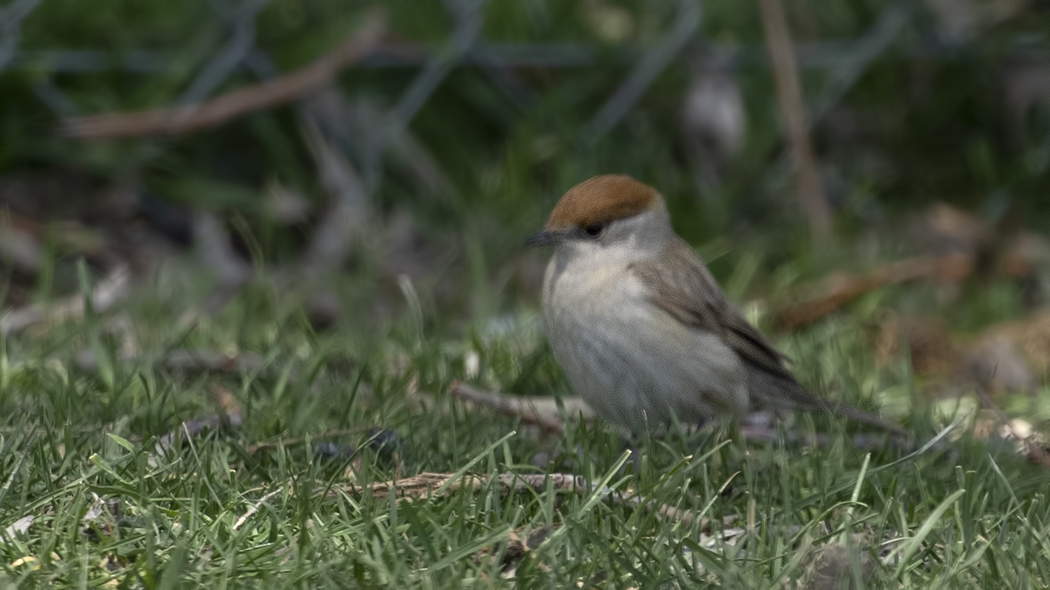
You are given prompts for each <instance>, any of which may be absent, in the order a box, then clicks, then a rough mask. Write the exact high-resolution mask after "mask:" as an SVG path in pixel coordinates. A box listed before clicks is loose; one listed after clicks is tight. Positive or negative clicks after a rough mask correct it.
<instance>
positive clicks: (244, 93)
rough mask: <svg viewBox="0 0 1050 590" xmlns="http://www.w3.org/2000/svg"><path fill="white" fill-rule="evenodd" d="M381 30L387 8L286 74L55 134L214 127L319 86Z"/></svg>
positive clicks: (68, 126)
mask: <svg viewBox="0 0 1050 590" xmlns="http://www.w3.org/2000/svg"><path fill="white" fill-rule="evenodd" d="M385 31H386V14H385V11H383V10H382V9H375V10H372V11H371V12H370V13H369V14H368V15H367V16H366V17H365V19H364V22H363V24H362V25H361V26H360V27H359V28H358V29H357V30H356V31H355V32H354V34H353V35H352V36H351V37H350V38H349V39H347V40H346V41H345V42H343V43H342V44H341V45H339V46H338V47H336V48H335V49H333V50H332V51H330V52H328V53H326V54H325V55H323V56H321V57H320V58H318V59H317V60H315V61H313V62H312V63H310V64H309V65H307V66H306V67H303V68H302V69H299V70H296V71H295V72H292V73H290V74H285V75H283V76H278V77H276V78H272V79H270V80H266V81H265V82H262V83H260V84H254V85H252V86H245V87H243V88H238V89H237V90H234V91H232V92H229V93H227V94H224V95H222V96H219V97H216V98H213V99H211V100H208V101H204V102H202V103H199V104H193V105H186V106H177V107H165V108H160V109H151V110H146V111H137V112H131V113H109V114H105V115H93V116H89V117H74V118H71V119H66V120H64V121H62V123H61V124H60V126H59V129H58V133H59V134H60V135H62V136H65V137H74V138H79V139H103V138H111V137H136V136H144V135H181V134H185V133H190V132H192V131H198V130H200V129H206V128H209V127H215V126H216V125H219V124H222V123H224V122H226V121H229V120H230V119H234V118H236V117H240V116H242V115H246V114H248V113H252V112H256V111H261V110H264V109H267V108H271V107H275V106H279V105H282V104H287V103H290V102H293V101H295V100H298V99H299V98H302V97H303V96H305V95H307V94H309V93H310V92H312V91H314V90H316V89H318V88H320V87H321V86H323V85H325V84H327V83H328V82H330V81H331V80H332V78H334V77H335V76H336V74H337V73H338V72H339V71H340V70H342V69H344V68H346V67H348V66H350V65H353V64H355V63H357V62H360V61H361V60H362V59H364V58H365V57H366V56H368V55H369V54H370V53H371V52H372V50H373V49H374V48H375V47H376V46H377V45H378V43H379V41H380V40H381V39H382V37H383V34H384V32H385Z"/></svg>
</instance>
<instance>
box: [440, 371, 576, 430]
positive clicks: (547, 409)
mask: <svg viewBox="0 0 1050 590" xmlns="http://www.w3.org/2000/svg"><path fill="white" fill-rule="evenodd" d="M449 391H450V393H452V395H454V396H456V397H458V398H460V399H464V400H467V401H470V402H473V403H475V404H477V405H480V406H484V407H486V408H490V409H493V410H495V411H497V412H500V413H502V414H507V415H509V416H517V417H519V418H521V421H522V422H524V423H525V424H535V425H536V426H539V427H540V428H543V429H544V430H548V431H550V432H556V433H561V432H563V431H564V430H565V423H564V422H563V421H562V413H561V410H562V409H564V410H565V415H566V416H569V417H576V416H582V417H583V419H584V421H587V422H590V421H591V420H593V419H594V411H593V410H591V408H590V406H588V405H587V404H586V403H585V402H584V401H583V400H582V399H581V398H579V397H563V398H561V404H560V407H559V403H558V399H557V398H553V397H526V396H520V395H507V394H504V393H493V392H489V391H478V390H477V389H474V388H473V387H471V386H469V385H467V384H465V383H460V382H458V381H457V382H455V383H453V384H452V387H451V388H450V390H449Z"/></svg>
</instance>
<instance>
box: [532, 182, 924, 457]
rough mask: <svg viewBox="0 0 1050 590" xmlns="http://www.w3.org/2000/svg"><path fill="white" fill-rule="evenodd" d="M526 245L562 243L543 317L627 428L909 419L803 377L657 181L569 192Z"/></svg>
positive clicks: (595, 397) (558, 344) (579, 384)
mask: <svg viewBox="0 0 1050 590" xmlns="http://www.w3.org/2000/svg"><path fill="white" fill-rule="evenodd" d="M525 244H526V245H527V246H553V247H554V251H553V254H552V256H551V258H550V261H549V262H548V264H547V268H546V272H545V273H544V280H543V293H542V307H543V323H544V327H545V330H546V333H547V338H548V340H549V342H550V346H551V349H552V351H553V353H554V357H555V359H556V360H557V361H558V364H559V365H561V367H562V369H563V370H564V372H565V374H566V376H567V378H568V380H569V383H570V384H571V385H572V388H573V389H574V390H575V391H576V392H577V394H579V395H580V396H581V397H582V398H583V399H584V401H586V402H587V404H588V405H589V406H591V408H593V409H594V411H595V413H596V414H597V415H598V416H599V417H601V418H602V419H604V420H605V421H607V422H609V423H611V424H613V425H615V426H617V427H619V428H620V429H621V432H622V433H623V434H624V435H626V436H631V435H634V434H637V433H639V432H642V431H645V430H648V431H650V432H654V431H656V430H658V429H659V428H661V427H665V426H667V425H668V424H669V423H671V422H672V421H673V420H677V421H678V422H679V423H680V424H683V425H687V424H688V425H698V426H699V425H703V424H706V423H708V422H710V421H712V420H715V419H722V418H726V417H729V418H739V417H742V416H745V415H747V414H748V413H750V412H757V411H772V412H774V413H775V414H782V413H784V412H788V411H794V410H804V411H810V412H826V413H830V414H833V415H835V416H839V417H842V418H846V419H852V420H855V421H858V422H863V423H867V424H870V425H874V426H878V427H880V428H883V429H886V430H889V431H891V432H895V433H898V434H904V430H903V428H902V427H900V426H898V425H896V424H894V423H892V422H890V421H887V420H884V419H882V418H880V417H878V416H875V415H873V414H871V413H868V412H866V411H864V410H861V409H859V408H856V407H854V406H852V405H849V404H846V403H844V402H837V401H830V400H827V399H825V398H823V397H820V396H818V395H816V394H814V393H812V392H811V391H809V390H808V389H807V388H806V387H804V386H803V385H802V384H800V383H799V382H798V380H797V379H795V377H794V376H793V375H792V374H791V372H790V370H789V369H788V368H787V358H786V357H785V356H784V355H782V354H781V353H780V352H778V351H777V349H776V348H774V346H773V345H772V344H771V343H770V342H769V340H767V339H766V337H765V336H763V334H762V333H761V332H760V331H759V330H758V329H756V328H755V327H754V326H753V325H751V324H750V323H749V322H748V321H747V320H746V319H745V318H744V317H743V316H742V315H741V314H740V312H738V311H737V310H736V309H735V308H734V307H733V306H732V305H731V304H730V303H729V301H728V300H727V299H726V296H725V293H724V292H723V291H722V288H721V287H720V286H719V284H718V282H717V281H716V280H715V278H714V277H713V276H712V275H711V272H710V271H709V270H708V269H707V266H706V265H705V264H704V261H703V260H702V259H701V258H700V256H699V255H698V254H697V253H696V251H695V250H694V249H693V248H692V247H691V246H690V245H689V243H688V242H686V241H685V240H684V239H682V238H681V237H679V236H678V235H677V234H676V233H675V231H674V229H673V228H672V226H671V218H670V215H669V213H668V210H667V205H666V203H665V201H664V198H663V197H662V196H661V195H660V193H659V192H657V191H656V189H654V188H652V187H650V186H647V185H645V184H643V183H641V182H639V181H637V180H635V179H634V178H631V177H630V176H626V175H620V174H609V175H604V176H596V177H594V178H591V179H589V180H585V181H584V182H581V183H579V184H577V185H576V186H574V187H572V188H571V189H569V191H568V192H566V193H565V195H564V196H563V197H562V198H561V200H559V201H558V203H557V205H556V206H555V207H554V209H553V210H552V211H551V214H550V217H549V218H548V219H547V223H546V225H544V227H543V229H542V230H541V231H540V232H538V233H536V234H535V235H533V236H531V237H529V238H528V239H527V240H526V242H525Z"/></svg>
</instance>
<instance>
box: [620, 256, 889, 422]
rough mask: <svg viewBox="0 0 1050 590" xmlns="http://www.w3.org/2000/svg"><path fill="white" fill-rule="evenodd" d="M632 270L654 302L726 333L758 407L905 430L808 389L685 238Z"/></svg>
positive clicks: (724, 336) (681, 317)
mask: <svg viewBox="0 0 1050 590" xmlns="http://www.w3.org/2000/svg"><path fill="white" fill-rule="evenodd" d="M631 270H632V271H633V272H634V273H635V275H636V276H638V277H639V278H640V279H641V280H642V282H643V283H645V285H646V286H647V287H649V288H650V289H651V290H652V293H653V295H652V301H653V303H654V304H656V305H657V306H658V307H660V308H661V309H663V310H664V311H666V312H667V313H669V314H670V315H671V316H673V317H674V318H676V319H677V320H678V321H680V322H682V323H685V324H687V325H690V326H693V327H695V328H696V329H698V330H704V331H706V332H712V333H714V334H717V335H719V336H721V337H722V339H723V340H724V341H725V343H726V344H727V345H728V346H729V347H730V348H731V349H732V350H733V351H734V352H736V353H737V355H738V356H739V357H740V359H741V360H742V361H743V362H744V363H745V364H746V365H747V366H748V367H749V371H748V373H749V375H750V379H751V382H752V385H751V389H752V397H753V399H752V404H753V405H755V406H757V407H759V408H767V409H776V408H778V407H779V408H783V409H800V410H817V409H821V410H824V411H828V412H831V413H833V414H838V415H840V416H843V417H846V418H850V419H853V420H857V421H860V422H865V423H868V424H872V425H875V426H879V427H882V428H886V429H888V430H892V431H895V432H903V429H901V427H900V426H897V425H896V424H893V423H891V422H887V421H885V420H882V419H881V418H879V417H877V416H874V415H872V414H869V413H868V412H865V411H863V410H861V409H859V408H855V407H853V406H851V405H849V404H845V403H841V402H829V401H828V400H825V399H823V398H820V397H818V396H816V395H814V394H813V393H812V392H810V391H809V390H808V389H806V388H805V387H803V386H802V385H801V384H800V383H799V382H798V381H797V380H796V379H795V377H794V376H793V375H792V374H791V372H790V371H788V370H787V368H786V367H785V366H784V362H785V361H786V360H787V358H786V357H785V356H784V355H782V354H781V353H780V352H778V351H777V350H776V349H775V348H773V345H772V344H770V342H769V341H768V340H766V337H765V336H763V335H762V333H761V332H759V331H758V330H757V329H756V328H755V327H754V326H752V325H751V324H750V323H748V322H747V320H746V319H744V317H743V316H742V315H740V313H739V312H738V311H737V310H736V309H734V308H733V307H732V306H731V305H729V303H728V302H727V301H726V299H725V295H724V294H723V293H722V289H721V287H720V286H719V285H718V282H717V281H715V279H714V277H713V276H711V272H710V271H708V270H707V266H705V265H704V263H703V261H702V260H701V259H700V257H699V256H697V254H696V252H695V251H694V250H693V249H692V247H691V246H689V244H688V243H686V242H685V241H684V240H681V239H677V240H675V241H673V242H672V243H671V244H670V245H669V246H668V248H667V250H666V251H665V252H664V253H663V255H662V256H660V257H658V258H657V259H655V260H653V261H650V262H646V263H645V264H636V265H633V266H632V268H631Z"/></svg>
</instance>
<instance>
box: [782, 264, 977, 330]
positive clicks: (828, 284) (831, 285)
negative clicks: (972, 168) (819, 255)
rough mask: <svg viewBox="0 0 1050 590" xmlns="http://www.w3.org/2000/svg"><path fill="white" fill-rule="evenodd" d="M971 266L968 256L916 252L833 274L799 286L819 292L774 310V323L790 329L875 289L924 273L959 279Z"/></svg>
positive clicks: (907, 280)
mask: <svg viewBox="0 0 1050 590" xmlns="http://www.w3.org/2000/svg"><path fill="white" fill-rule="evenodd" d="M973 269H974V264H973V260H972V259H971V258H970V257H969V256H963V255H950V256H919V257H916V258H908V259H905V260H899V261H896V262H889V263H886V264H883V265H880V266H878V267H876V268H874V269H872V270H871V272H869V273H867V274H864V275H849V274H843V275H838V276H834V277H831V278H829V279H826V280H825V281H823V282H822V283H821V284H820V285H819V286H815V287H814V286H809V287H803V288H801V289H800V291H810V292H812V291H818V293H817V294H816V295H810V296H807V297H806V298H804V299H803V300H802V301H801V302H798V303H790V304H787V305H783V306H781V307H780V308H779V309H778V310H777V311H775V312H774V313H773V325H774V327H775V328H776V329H778V330H792V329H795V328H798V327H799V326H803V325H805V324H808V323H810V322H812V321H814V320H817V319H820V318H822V317H824V316H825V315H828V314H829V313H831V312H833V311H835V310H836V309H838V308H840V307H842V306H843V305H845V304H846V303H848V302H850V301H852V300H854V299H856V298H858V297H860V296H862V295H865V294H867V293H870V292H872V291H874V290H876V289H879V288H882V287H886V286H889V285H896V284H900V283H905V282H909V281H914V280H916V279H921V278H924V277H931V278H937V279H939V280H959V279H963V278H965V277H967V276H969V275H970V274H971V273H972V272H973Z"/></svg>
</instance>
